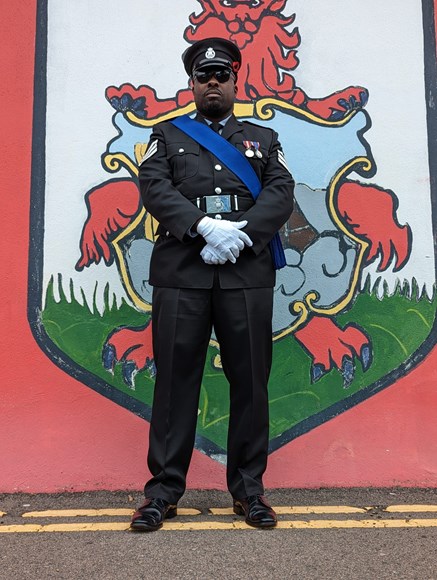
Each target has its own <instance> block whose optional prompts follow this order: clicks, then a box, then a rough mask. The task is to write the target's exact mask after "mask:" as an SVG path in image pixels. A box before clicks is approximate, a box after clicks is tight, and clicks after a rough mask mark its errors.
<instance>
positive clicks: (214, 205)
mask: <svg viewBox="0 0 437 580" xmlns="http://www.w3.org/2000/svg"><path fill="white" fill-rule="evenodd" d="M204 199H205V206H206V208H205V209H206V213H230V212H231V211H232V208H231V196H230V195H206V196H205V198H204Z"/></svg>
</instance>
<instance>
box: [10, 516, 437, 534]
mask: <svg viewBox="0 0 437 580" xmlns="http://www.w3.org/2000/svg"><path fill="white" fill-rule="evenodd" d="M435 527H437V519H397V520H308V521H301V520H294V521H293V520H284V521H280V522H278V525H277V528H276V529H283V530H285V529H319V530H320V529H353V528H357V529H359V528H361V529H364V528H386V529H388V528H435ZM128 529H129V524H128V523H126V522H99V523H74V524H69V523H62V524H48V525H34V524H24V525H9V526H0V533H34V532H38V533H41V532H102V531H126V530H128ZM249 529H250V530H253V529H254V528H252V527H250V526H248V525H247V524H246V523H245V522H244V521H233V522H213V521H203V522H199V521H197V522H165V523H164V526H163V527H162V531H183V530H249Z"/></svg>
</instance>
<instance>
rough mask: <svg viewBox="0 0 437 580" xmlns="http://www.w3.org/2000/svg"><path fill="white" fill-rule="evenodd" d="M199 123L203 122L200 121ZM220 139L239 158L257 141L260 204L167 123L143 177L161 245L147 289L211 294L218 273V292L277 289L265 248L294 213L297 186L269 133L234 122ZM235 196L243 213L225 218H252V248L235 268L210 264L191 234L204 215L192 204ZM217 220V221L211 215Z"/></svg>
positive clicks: (157, 130)
mask: <svg viewBox="0 0 437 580" xmlns="http://www.w3.org/2000/svg"><path fill="white" fill-rule="evenodd" d="M197 120H198V121H199V122H204V121H203V119H202V118H201V117H200V116H198V117H197ZM222 137H224V138H225V139H227V140H228V141H230V142H231V143H232V144H233V145H234V146H235V147H237V149H239V150H240V151H241V152H242V153H244V152H245V151H246V146H245V145H244V143H243V142H244V141H255V142H257V143H259V144H260V145H259V148H260V151H261V153H262V157H257V156H254V157H251V158H250V159H249V161H250V163H251V165H252V167H253V168H254V169H255V172H256V173H257V175H258V177H259V179H260V181H261V184H262V190H261V193H260V194H259V197H258V198H257V200H256V203H255V202H253V203H252V195H251V193H250V191H249V190H248V189H247V187H246V186H245V185H244V184H243V183H242V182H241V181H240V180H239V179H238V177H237V176H236V175H235V174H234V173H232V172H231V171H230V170H229V169H227V167H226V166H224V165H223V164H222V163H221V162H220V161H219V160H218V159H217V158H215V157H214V155H213V154H212V153H210V152H209V151H207V150H206V149H204V148H203V147H201V146H200V145H199V144H198V143H197V142H196V141H193V140H192V139H191V138H190V137H188V136H187V135H186V134H185V133H183V132H182V131H180V130H179V129H178V128H176V127H175V126H174V125H172V124H171V123H169V122H164V123H160V124H158V125H156V126H155V127H154V130H153V133H152V135H151V137H150V142H149V147H148V150H147V151H148V152H149V155H147V154H146V156H145V161H144V162H143V163H142V164H141V165H140V171H139V178H140V189H141V195H142V199H143V202H144V206H145V208H146V210H147V211H148V212H150V214H151V215H152V216H153V217H154V218H156V219H157V220H158V221H159V224H160V225H159V227H158V231H157V233H158V236H159V237H158V239H157V240H156V242H155V246H154V249H153V253H152V258H151V263H150V284H151V285H152V286H163V287H169V288H211V287H212V285H213V279H214V273H215V271H217V272H218V276H219V282H220V287H221V288H224V289H230V288H257V287H258V288H259V287H272V286H274V284H275V270H274V269H273V266H272V259H271V255H270V249H269V247H268V242H269V241H270V239H271V238H272V237H273V235H274V233H275V232H277V231H278V230H279V228H280V227H281V226H282V225H283V224H284V223H285V222H286V221H287V219H288V218H289V216H290V214H291V212H292V209H293V190H294V181H293V178H292V177H291V175H290V173H289V172H288V171H287V169H286V167H285V164H284V161H283V156H282V151H281V146H280V144H279V141H278V136H277V134H276V133H275V132H274V131H273V130H271V129H268V128H265V127H260V126H259V125H255V124H253V123H249V122H247V121H244V122H240V121H238V120H237V119H236V118H235V117H234V116H232V117H231V118H230V119H229V120H228V122H227V123H226V125H225V127H224V129H223V131H222ZM215 194H231V195H238V196H239V197H241V198H245V199H243V200H242V201H243V203H242V204H241V205H244V206H245V209H240V210H239V211H232V212H231V213H223V214H221V215H222V218H223V219H227V220H231V221H239V220H247V221H248V224H247V226H246V227H245V228H244V231H245V232H246V233H247V234H248V235H249V236H250V238H251V240H252V242H253V246H252V247H251V248H248V247H246V248H244V250H243V251H242V252H241V253H240V256H239V257H238V259H237V262H236V263H235V264H232V263H230V262H226V264H224V265H219V266H211V265H207V264H205V263H204V262H203V260H202V258H201V256H200V252H201V250H202V248H203V246H204V245H205V243H206V242H205V240H204V239H203V238H202V236H200V235H195V236H194V237H192V236H190V235H189V232H190V228H191V226H193V224H194V223H195V222H196V221H197V220H198V219H199V218H201V217H202V216H204V215H205V214H204V212H203V211H201V209H199V208H198V207H197V205H196V203H195V200H196V198H198V197H202V196H205V195H215ZM210 217H214V215H210Z"/></svg>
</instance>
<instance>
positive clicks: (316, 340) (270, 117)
mask: <svg viewBox="0 0 437 580" xmlns="http://www.w3.org/2000/svg"><path fill="white" fill-rule="evenodd" d="M47 4H48V5H47ZM324 4H325V3H324V2H322V0H314V2H312V3H311V7H308V3H306V2H304V1H303V0H299V1H293V0H265V1H263V2H261V1H259V0H198V1H197V0H184V1H182V2H180V3H178V14H177V15H176V17H175V21H174V23H173V24H172V25H171V26H172V27H173V28H172V29H170V28H169V26H170V25H169V23H168V21H167V16H166V15H165V14H164V13H162V12H161V11H160V10H159V8H158V7H156V3H154V2H147V1H145V0H141V1H140V0H128V2H126V3H124V4H123V7H122V8H121V7H120V6H119V5H118V4H117V3H115V2H111V1H110V2H109V3H108V2H105V3H104V4H103V2H101V1H100V0H99V1H97V2H95V5H96V8H91V7H90V6H89V3H87V2H84V1H79V2H77V5H76V3H75V11H74V12H73V11H72V10H71V8H69V7H67V6H63V7H60V6H59V4H58V5H56V3H54V2H50V0H49V1H48V3H44V2H41V3H40V10H42V14H44V15H45V17H46V20H44V19H40V22H45V26H44V25H42V24H41V25H40V26H41V28H40V30H39V32H38V33H39V35H40V38H43V39H44V42H42V43H41V45H40V46H42V47H43V48H42V49H41V50H40V54H39V58H40V60H41V65H43V70H44V71H45V75H44V78H42V79H41V80H40V86H39V90H40V91H43V93H42V94H43V95H44V98H43V97H42V96H41V93H40V96H39V97H38V95H36V98H37V99H38V98H39V99H40V100H39V101H37V102H39V103H40V105H41V106H40V117H39V119H37V120H36V123H37V124H38V126H37V127H36V131H35V135H36V138H37V139H40V143H44V144H45V172H44V175H42V176H41V179H39V180H35V183H37V185H38V186H37V187H36V188H35V189H34V192H33V195H34V203H35V204H39V207H40V221H39V222H38V223H37V224H35V227H36V228H37V229H38V231H39V234H40V236H41V252H39V253H37V256H36V259H35V261H34V263H33V264H31V282H30V283H31V285H33V286H32V288H33V289H35V283H36V284H37V289H36V290H37V291H36V292H35V291H32V292H30V293H29V296H30V303H29V305H30V309H29V312H30V322H31V325H32V327H33V329H34V333H35V335H36V337H37V339H38V341H39V343H40V345H41V346H42V348H43V349H44V350H45V351H46V352H47V353H48V354H49V356H50V357H51V358H52V360H53V361H54V362H55V363H56V364H58V365H60V366H61V367H62V368H63V369H65V371H66V372H68V373H70V374H72V375H73V376H75V377H77V378H79V379H80V380H82V381H83V382H84V383H85V384H87V385H89V386H90V387H91V388H93V389H95V390H97V391H98V392H100V393H101V394H102V395H104V396H106V397H109V398H110V399H112V400H113V401H114V402H115V403H117V404H120V405H123V406H125V407H126V408H128V409H130V410H132V411H133V412H134V413H136V414H138V415H140V416H142V417H144V418H145V419H146V420H147V419H148V418H149V417H150V406H151V401H152V396H153V383H154V363H153V351H152V345H151V326H152V323H153V306H152V304H151V291H152V289H151V287H150V285H149V282H148V278H149V274H148V263H149V259H150V254H151V250H152V248H153V243H154V241H155V237H154V232H155V231H156V222H155V221H154V220H153V218H152V217H151V216H150V215H149V214H148V212H147V208H144V207H142V204H141V200H140V196H139V191H138V186H137V174H138V163H139V160H140V159H141V158H142V157H143V156H144V154H145V153H146V150H147V143H148V140H149V135H150V132H151V128H152V127H153V125H154V124H156V123H157V122H160V121H163V120H166V119H169V118H171V117H173V116H175V115H179V114H184V113H191V112H193V111H194V103H193V99H192V93H191V90H190V89H188V88H185V87H186V83H187V79H186V78H185V76H184V73H183V70H182V64H181V60H180V54H181V53H182V52H183V50H184V49H185V48H186V47H187V46H188V45H189V44H190V43H192V42H195V41H197V40H199V39H202V38H206V37H209V36H222V37H224V38H228V39H230V40H232V41H234V42H235V43H236V44H237V45H238V46H239V47H240V49H241V51H242V55H243V68H242V70H241V72H240V74H239V79H238V95H237V97H238V98H237V104H236V108H235V114H236V116H237V117H239V118H241V119H244V120H253V121H255V122H257V123H260V124H264V125H266V126H269V127H272V128H273V129H275V130H276V131H278V133H279V136H280V140H281V143H282V146H283V150H284V153H285V156H286V159H287V162H288V166H289V168H290V171H291V172H292V174H293V175H294V177H295V180H296V184H297V186H296V192H295V194H296V209H295V211H294V213H293V214H292V216H291V217H290V219H289V220H288V222H287V223H286V224H284V226H283V228H282V230H281V232H280V235H281V238H282V241H283V245H284V248H285V255H286V260H287V265H286V267H285V268H283V269H282V270H280V271H278V274H277V282H276V286H275V302H274V320H273V323H274V324H273V326H274V333H273V336H272V341H273V352H274V362H273V370H272V375H271V380H270V386H269V389H270V421H271V426H270V427H271V428H270V431H271V450H274V449H277V448H278V447H279V446H281V445H283V444H285V443H287V442H288V441H290V440H291V439H293V438H295V437H297V436H299V435H300V434H302V433H305V432H307V431H308V430H310V429H313V428H315V427H317V425H319V424H320V423H322V422H324V421H327V420H328V419H330V418H332V417H333V416H335V415H338V414H339V413H341V412H343V411H346V410H347V409H348V408H350V407H352V406H353V405H355V404H358V403H359V402H361V401H362V400H364V399H366V398H368V397H370V396H372V395H373V394H374V393H376V392H378V391H379V390H381V389H382V388H385V387H388V386H389V385H391V384H393V383H394V382H395V381H396V380H397V379H398V378H399V377H400V376H402V375H403V374H405V373H407V372H408V371H409V370H410V369H411V368H413V367H414V366H415V365H416V364H417V363H418V362H420V360H422V358H423V357H424V356H425V354H426V353H427V352H428V351H429V350H430V349H431V348H432V346H433V345H434V343H435V338H436V333H435V327H434V325H435V311H436V296H435V252H434V246H433V217H432V210H431V200H432V193H433V192H432V191H431V183H433V182H434V181H433V180H434V179H435V177H434V171H435V167H434V166H432V165H430V163H429V148H430V146H431V145H430V143H429V141H428V132H429V131H430V127H429V121H428V120H427V99H426V95H427V91H429V90H430V87H431V86H432V82H431V81H432V78H431V75H432V74H433V71H432V70H430V68H429V66H428V68H426V67H425V73H424V66H421V67H420V66H417V63H419V62H420V63H424V62H425V64H426V53H425V56H424V54H423V41H424V36H425V47H426V50H428V51H430V52H431V53H432V54H433V55H434V54H435V52H433V51H434V50H435V47H434V45H433V42H432V41H431V40H430V39H429V38H428V37H427V36H426V34H427V33H426V30H425V28H424V27H423V24H422V14H423V11H425V10H427V11H428V12H430V11H432V3H430V2H427V1H424V2H423V5H422V3H421V2H420V1H419V0H417V1H416V0H414V1H412V2H410V3H408V4H409V6H407V7H404V8H402V9H399V7H398V6H397V4H398V3H396V2H395V1H394V0H391V1H389V2H386V3H384V4H385V6H384V8H381V5H380V3H379V4H378V3H377V2H376V0H373V1H370V2H369V3H368V5H366V7H362V6H361V4H360V3H359V2H357V1H355V0H353V2H352V4H353V7H355V8H356V9H357V12H356V17H355V21H354V18H352V22H351V27H350V29H348V28H347V27H345V24H344V21H343V24H342V26H343V29H342V30H341V31H340V32H341V33H342V35H343V36H342V40H340V39H339V37H338V36H336V35H335V31H334V30H330V29H329V25H328V22H327V20H326V18H327V17H328V12H327V8H326V7H325V6H324ZM338 4H342V2H339V3H338ZM349 4H350V3H348V5H349ZM97 5H98V6H97ZM108 5H109V6H108ZM47 8H48V12H46V9H47ZM103 8H104V11H105V13H106V16H105V17H103V20H102V19H100V20H99V19H97V18H93V14H90V13H89V11H91V12H92V11H93V10H94V9H95V10H97V11H98V10H99V9H100V10H103ZM390 10H391V11H392V12H390ZM387 11H388V12H390V14H391V16H392V21H391V22H392V27H393V31H392V32H391V34H393V37H396V38H398V39H399V38H406V37H407V32H408V27H411V26H413V27H416V28H415V34H414V35H410V36H409V38H411V37H414V38H415V39H416V38H417V42H416V41H414V42H416V44H415V43H414V42H412V46H411V47H410V52H411V55H412V56H410V57H402V56H400V55H399V50H398V49H399V44H398V45H397V46H396V45H395V46H393V44H392V42H391V39H390V35H389V36H387V34H386V36H385V37H384V36H382V37H381V36H380V35H378V30H379V29H382V28H384V26H383V25H384V21H383V15H384V14H385V13H386V12H387ZM132 13H135V14H136V17H135V20H136V22H132V18H131V17H129V14H132ZM96 14H97V12H96ZM85 15H86V18H85V19H84V16H85ZM116 16H117V18H116ZM81 19H82V20H81ZM142 19H143V20H142ZM300 20H301V21H302V22H303V27H304V29H305V30H306V34H305V35H304V33H303V30H301V27H300V25H299V21H300ZM83 22H87V24H86V25H85V27H84V26H83ZM97 22H98V24H97ZM321 22H324V23H325V25H326V27H327V29H326V28H325V29H323V30H324V31H323V33H320V31H321V30H322V29H321V27H320V23H321ZM330 22H331V23H332V25H333V26H334V24H335V17H332V19H331V21H330ZM366 22H367V23H373V31H372V37H371V38H369V30H368V28H367V27H366V25H365V24H366ZM65 26H67V27H68V30H69V35H67V36H68V39H67V40H65V39H64V40H61V39H60V37H59V32H57V31H59V30H62V29H64V28H63V27H65ZM359 34H361V42H362V45H363V46H364V45H365V44H366V43H369V44H367V49H366V52H367V54H365V55H362V54H361V52H362V51H361V50H360V49H358V48H357V49H356V50H354V49H353V45H352V44H351V45H350V46H351V47H352V50H351V51H348V54H345V52H343V51H347V46H348V42H352V43H353V44H356V43H357V42H358V43H359V42H360V39H359V36H357V35H359ZM173 35H174V36H173ZM319 36H321V37H322V38H319ZM96 39H97V40H99V41H100V44H99V42H96ZM321 42H326V47H327V48H326V52H323V53H321V51H320V43H321ZM398 42H399V40H398ZM69 43H71V44H69ZM372 43H373V44H374V45H375V46H374V47H373V48H372ZM102 44H103V45H104V46H103V47H102V46H101V45H102ZM339 44H340V46H339ZM84 47H85V49H86V47H88V48H89V51H90V52H89V53H88V54H87V51H86V50H84ZM165 48H167V50H165ZM318 48H319V50H318ZM75 51H76V52H75ZM79 52H80V53H81V54H82V53H85V55H84V56H83V58H80V57H79V56H78V55H79ZM350 53H352V55H356V60H354V59H353V57H352V56H351V54H350ZM330 54H332V55H334V57H335V56H336V55H337V56H339V58H337V59H335V60H334V62H332V63H330V62H329V59H328V56H329V55H330ZM327 55H328V56H327ZM304 56H306V57H307V58H308V62H309V63H311V64H312V66H311V67H310V68H308V70H307V71H306V72H302V74H301V73H300V71H301V70H302V71H305V67H306V66H307V65H306V62H305V59H304ZM343 56H344V60H343ZM37 58H38V57H37ZM409 58H410V59H412V60H413V62H414V63H415V64H414V70H413V68H412V64H413V63H412V62H410V60H409ZM433 58H434V57H433ZM69 59H70V60H69ZM414 59H415V60H414ZM73 61H74V65H73ZM342 66H343V68H342ZM393 66H396V67H397V68H396V69H395V70H396V75H394V74H393V69H392V67H393ZM85 69H86V72H84V71H85ZM343 69H344V70H343ZM390 74H391V75H392V76H393V78H391V77H390ZM69 75H70V76H71V78H68V79H67V78H66V77H68V76H69ZM348 75H351V76H352V75H353V78H351V80H350V81H348V78H347V77H348ZM360 76H362V77H363V80H362V81H361V80H360ZM395 77H396V78H395ZM404 78H405V79H407V78H408V79H409V82H408V85H406V86H403V87H402V88H403V91H401V90H399V86H398V84H399V85H400V84H402V79H404ZM84 79H86V82H84ZM81 81H82V82H81ZM344 81H346V82H344ZM388 81H392V82H391V83H389V84H387V82H388ZM433 82H434V83H435V79H434V81H433ZM178 83H179V84H178ZM324 84H325V85H326V89H325V88H324V86H323V85H324ZM301 85H303V86H302V87H301ZM37 90H38V87H37ZM72 91H73V94H72ZM315 91H318V92H317V93H316V92H315ZM313 94H322V95H324V96H322V97H314V96H310V95H313ZM45 95H47V100H46V101H45ZM373 95H375V97H374V96H373ZM60 98H62V99H65V102H64V103H62V106H61V105H60V103H61V101H60ZM373 98H375V104H374V105H372V99H373ZM68 103H71V108H70V109H68V113H67V114H65V107H66V105H68ZM411 103H415V106H414V107H411ZM427 123H428V124H427ZM32 268H33V270H32ZM35 281H36V282H35ZM228 402H229V400H228V389H227V383H226V380H225V378H224V375H223V372H222V369H221V363H220V345H219V344H218V343H217V341H216V339H215V336H214V334H213V336H212V337H211V341H210V346H209V356H208V358H207V363H206V367H205V374H204V381H203V384H202V391H201V399H200V402H199V419H198V436H197V441H196V446H197V448H198V449H200V450H201V451H203V452H205V453H207V454H208V455H210V456H211V457H213V458H215V459H217V460H219V461H222V460H223V459H224V456H225V453H226V451H225V446H226V433H227V419H228V415H227V413H228Z"/></svg>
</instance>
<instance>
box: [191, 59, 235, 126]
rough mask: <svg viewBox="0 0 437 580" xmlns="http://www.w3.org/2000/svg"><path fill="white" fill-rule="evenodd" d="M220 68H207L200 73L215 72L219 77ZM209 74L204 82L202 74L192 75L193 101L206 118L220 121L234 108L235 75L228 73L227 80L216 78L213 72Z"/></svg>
mask: <svg viewBox="0 0 437 580" xmlns="http://www.w3.org/2000/svg"><path fill="white" fill-rule="evenodd" d="M220 71H223V69H220V68H208V69H206V70H205V71H201V72H202V73H212V72H214V73H217V76H218V77H219V79H220ZM207 76H211V78H210V79H209V80H206V82H201V81H202V80H204V81H205V79H202V74H199V75H198V78H197V76H196V73H194V75H193V85H192V88H193V96H194V102H195V103H196V107H197V110H198V111H199V113H201V114H202V115H203V116H204V117H206V118H207V119H211V120H215V121H221V120H222V119H225V118H226V117H228V116H229V115H230V114H231V113H232V111H233V108H234V101H235V94H236V92H237V87H236V86H235V76H234V74H233V73H231V74H230V76H229V79H228V80H227V81H222V82H220V80H217V77H216V75H215V74H213V75H210V74H208V75H207Z"/></svg>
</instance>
